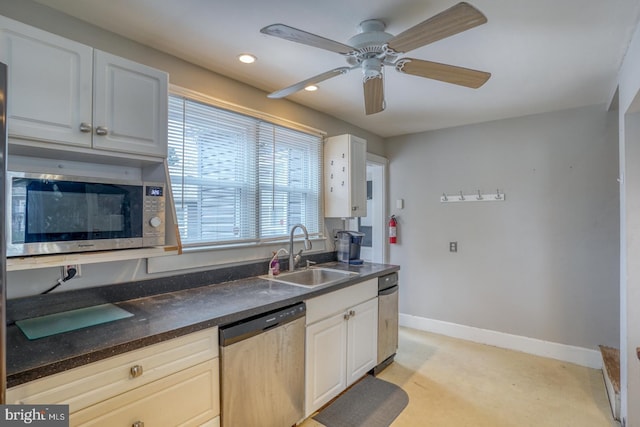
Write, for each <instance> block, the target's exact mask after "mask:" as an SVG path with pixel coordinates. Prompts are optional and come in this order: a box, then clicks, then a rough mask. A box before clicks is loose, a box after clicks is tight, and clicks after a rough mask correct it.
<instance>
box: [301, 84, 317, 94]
mask: <svg viewBox="0 0 640 427" xmlns="http://www.w3.org/2000/svg"><path fill="white" fill-rule="evenodd" d="M304 90H306V91H307V92H315V91H316V90H318V86H316V85H309V86H307V87H305V88H304Z"/></svg>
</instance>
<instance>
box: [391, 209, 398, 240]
mask: <svg viewBox="0 0 640 427" xmlns="http://www.w3.org/2000/svg"><path fill="white" fill-rule="evenodd" d="M397 231H398V221H397V220H396V216H395V215H391V219H390V220H389V243H391V244H392V245H395V244H396V243H397V242H398V240H397V239H398V236H397Z"/></svg>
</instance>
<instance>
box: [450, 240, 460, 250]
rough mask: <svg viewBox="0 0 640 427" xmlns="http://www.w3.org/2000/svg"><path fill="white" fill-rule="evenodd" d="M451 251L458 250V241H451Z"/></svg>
mask: <svg viewBox="0 0 640 427" xmlns="http://www.w3.org/2000/svg"><path fill="white" fill-rule="evenodd" d="M449 252H458V242H449Z"/></svg>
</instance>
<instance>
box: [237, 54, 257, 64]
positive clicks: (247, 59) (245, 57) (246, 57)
mask: <svg viewBox="0 0 640 427" xmlns="http://www.w3.org/2000/svg"><path fill="white" fill-rule="evenodd" d="M238 59H239V60H240V62H244V63H245V64H253V63H254V62H256V57H255V56H253V55H251V54H250V53H243V54H241V55H238Z"/></svg>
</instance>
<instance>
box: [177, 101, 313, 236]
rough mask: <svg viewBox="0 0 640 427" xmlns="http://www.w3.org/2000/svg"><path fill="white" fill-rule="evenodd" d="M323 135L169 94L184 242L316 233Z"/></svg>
mask: <svg viewBox="0 0 640 427" xmlns="http://www.w3.org/2000/svg"><path fill="white" fill-rule="evenodd" d="M321 153H322V138H321V136H319V135H312V134H308V133H305V132H301V131H298V130H294V129H289V128H286V127H283V126H280V125H275V124H272V123H269V122H266V121H264V120H261V119H258V118H255V117H251V116H248V115H244V114H240V113H236V112H233V111H228V110H225V109H221V108H218V107H214V106H211V105H207V104H205V103H202V102H198V101H194V100H191V99H187V98H185V97H182V96H176V95H171V96H170V97H169V160H168V162H169V173H170V176H171V186H172V189H173V196H174V201H175V206H176V212H177V215H178V224H179V227H180V237H181V239H182V242H183V244H184V245H185V246H202V245H216V244H229V243H251V242H261V241H267V240H275V239H281V238H283V237H288V234H289V230H290V229H291V227H292V226H293V225H294V224H296V223H302V224H304V225H305V226H306V227H307V229H308V230H309V233H310V234H315V235H319V234H321V231H322V230H321V224H322V222H321V217H320V215H321V196H320V180H321V161H322V157H321Z"/></svg>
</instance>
